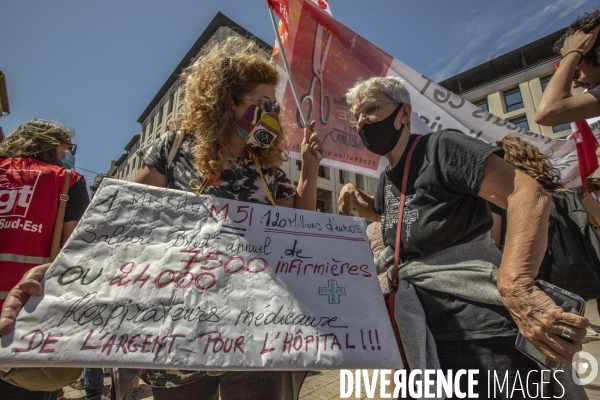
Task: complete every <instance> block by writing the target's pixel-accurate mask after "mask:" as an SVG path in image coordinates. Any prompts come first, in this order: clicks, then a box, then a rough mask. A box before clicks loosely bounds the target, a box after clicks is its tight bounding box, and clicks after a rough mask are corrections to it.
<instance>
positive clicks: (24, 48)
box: [0, 0, 598, 181]
mask: <svg viewBox="0 0 600 400" xmlns="http://www.w3.org/2000/svg"><path fill="white" fill-rule="evenodd" d="M329 2H330V6H331V9H332V11H333V15H334V17H335V18H336V19H337V20H338V21H340V22H341V23H343V24H345V25H347V26H348V27H350V28H351V29H353V30H354V31H356V32H357V33H358V34H360V35H362V36H363V37H365V38H366V39H367V40H369V41H371V42H373V43H374V44H376V45H377V46H379V47H381V48H382V49H383V50H385V51H387V52H388V53H390V54H392V55H393V56H395V57H396V58H398V59H400V60H402V61H403V62H404V63H406V64H408V65H409V66H411V67H412V68H414V69H416V70H417V71H419V72H421V73H423V74H424V75H427V76H428V77H430V78H432V79H434V80H436V81H438V80H442V79H445V78H447V77H450V76H452V75H454V74H457V73H459V72H461V71H463V70H466V69H469V68H471V67H474V66H476V65H479V64H481V63H482V62H485V61H487V60H489V59H491V58H494V57H496V56H498V55H501V54H504V53H506V52H508V51H510V50H513V49H515V48H517V47H520V46H522V45H524V44H526V43H529V42H531V41H533V40H536V39H538V38H540V37H543V36H545V35H547V34H549V33H552V32H554V31H556V30H558V29H560V28H563V27H565V26H567V25H568V24H569V23H570V22H572V21H573V20H574V19H575V18H577V16H579V15H581V14H582V13H584V12H589V11H592V10H593V9H594V8H595V7H597V6H598V4H596V3H595V2H594V1H592V0H501V1H494V2H491V1H481V0H452V1H448V0H436V1H434V0H420V1H408V0H402V1H398V0H361V1H354V0H329ZM219 11H221V12H222V13H223V14H225V15H227V16H228V17H229V18H231V19H232V20H234V21H235V22H237V23H238V24H240V25H241V26H243V27H244V28H246V29H247V30H249V31H250V32H252V33H254V34H255V35H256V36H258V37H260V38H261V39H263V40H264V41H266V42H267V43H272V42H273V40H274V35H273V29H272V27H271V23H270V19H269V16H268V13H267V10H266V7H265V1H264V0H218V1H215V0H212V1H208V0H160V1H159V0H104V1H97V0H85V1H82V0H26V1H21V0H0V70H2V71H3V72H4V73H5V74H6V76H7V85H8V92H9V100H10V106H11V114H10V115H8V116H6V117H3V118H0V126H2V127H3V129H4V132H5V134H8V133H10V132H11V131H12V130H13V129H14V128H15V127H17V126H18V125H20V124H21V123H23V122H25V121H27V120H28V119H30V118H33V117H36V118H45V119H52V120H56V121H60V122H62V123H65V124H67V125H69V126H71V127H72V128H74V129H75V131H76V132H77V135H76V137H75V139H74V142H75V143H77V144H78V145H79V148H78V151H77V167H78V168H79V170H80V172H82V173H84V175H85V176H86V179H87V180H88V181H89V180H90V179H91V178H93V176H94V174H93V173H91V172H87V171H84V170H82V169H81V168H85V169H87V170H90V171H97V172H106V171H107V169H108V168H109V166H110V161H111V160H116V159H117V158H119V157H120V155H121V154H123V147H124V146H125V145H126V144H127V142H128V141H129V140H130V139H131V137H132V136H133V135H135V134H137V133H139V131H140V125H139V124H138V123H137V122H136V121H137V119H138V117H139V116H140V115H141V113H142V112H143V110H144V109H145V107H146V106H147V105H148V103H149V102H150V101H151V100H152V98H153V97H154V95H155V94H156V93H157V91H158V90H159V89H160V87H161V86H162V84H163V83H164V82H165V81H166V80H167V78H168V76H169V74H170V73H171V72H172V71H173V69H174V68H175V67H176V66H177V65H178V64H179V62H180V61H181V59H182V58H183V56H184V55H185V54H186V53H187V51H188V50H189V49H190V47H191V46H192V45H193V44H194V42H195V41H196V40H197V39H198V37H199V36H200V34H201V33H202V32H203V31H204V29H205V28H206V26H207V25H208V23H209V22H210V21H211V20H212V19H213V17H214V16H215V15H216V13H217V12H219Z"/></svg>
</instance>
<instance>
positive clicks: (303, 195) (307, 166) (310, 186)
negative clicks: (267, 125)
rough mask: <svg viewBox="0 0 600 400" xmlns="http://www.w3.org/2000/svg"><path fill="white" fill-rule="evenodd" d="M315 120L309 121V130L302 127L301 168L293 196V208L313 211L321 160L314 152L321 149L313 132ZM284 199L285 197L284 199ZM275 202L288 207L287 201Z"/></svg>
mask: <svg viewBox="0 0 600 400" xmlns="http://www.w3.org/2000/svg"><path fill="white" fill-rule="evenodd" d="M314 127H315V121H312V122H311V123H310V130H309V129H306V128H304V139H303V140H302V169H301V170H300V179H299V180H298V187H296V192H297V194H296V196H294V204H293V207H294V208H298V209H301V210H308V211H315V209H316V208H317V180H318V179H319V164H320V163H321V160H319V159H318V158H317V156H316V155H315V153H316V152H317V151H320V150H322V149H323V146H322V144H321V140H320V139H319V134H318V133H316V132H314V131H313V129H314ZM284 200H286V199H284ZM277 204H279V205H282V206H284V207H289V205H286V204H288V202H286V201H283V202H282V203H280V202H279V201H278V202H277Z"/></svg>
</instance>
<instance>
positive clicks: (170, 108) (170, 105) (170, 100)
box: [167, 91, 175, 114]
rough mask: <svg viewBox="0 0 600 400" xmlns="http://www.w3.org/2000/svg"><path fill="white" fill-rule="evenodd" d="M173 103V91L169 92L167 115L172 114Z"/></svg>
mask: <svg viewBox="0 0 600 400" xmlns="http://www.w3.org/2000/svg"><path fill="white" fill-rule="evenodd" d="M173 103H175V91H173V92H171V96H170V97H169V111H168V112H167V114H171V113H172V112H173Z"/></svg>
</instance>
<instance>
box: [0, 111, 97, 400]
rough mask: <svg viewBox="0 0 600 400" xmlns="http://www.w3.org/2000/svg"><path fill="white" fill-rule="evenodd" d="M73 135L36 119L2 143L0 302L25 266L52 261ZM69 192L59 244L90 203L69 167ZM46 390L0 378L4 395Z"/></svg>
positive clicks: (38, 394)
mask: <svg viewBox="0 0 600 400" xmlns="http://www.w3.org/2000/svg"><path fill="white" fill-rule="evenodd" d="M73 134H74V133H73V131H72V130H71V129H69V128H67V127H65V126H63V125H60V124H58V123H56V122H51V121H45V120H39V119H32V120H30V121H27V122H25V123H24V124H22V125H20V126H18V127H17V128H16V129H15V130H14V131H12V132H11V134H10V135H9V136H8V137H7V138H6V139H5V140H4V141H3V142H2V143H0V189H1V190H2V198H1V199H0V306H2V305H3V303H4V299H5V298H6V295H7V293H8V291H9V290H11V289H12V288H13V287H14V286H15V285H16V284H17V283H18V282H19V280H20V279H21V278H22V277H23V275H24V274H25V273H26V272H27V271H30V270H31V269H33V268H34V267H35V266H37V265H38V264H42V263H44V262H50V255H51V249H52V244H53V240H54V228H55V225H56V224H57V223H58V221H57V213H58V208H59V199H60V198H61V197H62V196H61V194H62V190H63V187H64V185H65V181H66V170H67V169H69V170H70V169H73V167H74V166H75V157H74V154H75V151H76V148H77V147H76V146H75V145H74V144H73V143H72V142H71V139H72V137H73ZM68 196H69V197H68V200H67V203H66V207H65V212H64V218H63V221H62V222H63V224H62V230H61V231H58V232H59V235H58V236H57V237H56V243H57V244H58V245H59V246H61V247H62V245H63V244H64V243H65V242H66V241H67V239H68V238H69V236H70V235H71V233H72V232H73V229H75V226H76V225H77V222H79V220H80V219H81V217H82V215H83V213H84V211H85V209H86V208H87V206H88V204H89V202H90V200H89V197H88V194H87V190H86V188H85V181H84V180H83V177H82V176H81V175H79V174H78V173H77V172H75V171H71V177H70V181H69V182H68ZM59 236H60V237H59ZM59 242H60V243H59ZM49 265H50V264H46V265H44V266H43V269H44V270H45V269H46V268H47V267H48V266H49ZM13 293H14V292H13ZM8 302H9V301H7V303H8ZM15 315H16V314H11V315H10V317H11V318H12V317H14V316H15ZM3 327H5V325H3V324H2V321H0V330H2V333H6V332H5V331H4V330H3V329H2V328H3ZM48 395H49V393H48V392H43V391H28V390H25V389H22V388H20V387H17V386H13V385H11V384H10V383H7V382H5V381H4V380H2V379H0V399H23V400H34V399H35V400H37V399H40V400H41V399H47V398H48Z"/></svg>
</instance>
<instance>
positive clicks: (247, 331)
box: [0, 179, 402, 370]
mask: <svg viewBox="0 0 600 400" xmlns="http://www.w3.org/2000/svg"><path fill="white" fill-rule="evenodd" d="M0 343H1V348H0V365H2V366H3V367H25V366H48V365H57V366H86V367H111V366H112V367H134V368H167V369H169V368H176V369H209V370H215V369H217V370H218V369H224V370H243V369H279V370H304V369H331V368H348V369H359V368H381V367H401V366H402V362H401V359H400V354H399V352H398V349H397V347H396V341H395V338H394V334H393V331H392V329H391V325H390V322H389V318H388V315H387V311H386V308H385V304H384V302H383V296H382V294H381V290H380V288H379V283H378V280H377V275H376V272H375V267H374V265H373V258H372V255H371V250H370V246H369V242H368V239H367V237H366V234H365V228H364V225H363V224H362V220H361V219H359V218H353V217H345V216H339V215H331V214H321V213H316V212H309V211H300V210H295V209H291V208H284V207H271V206H266V205H259V204H251V203H243V202H239V201H233V200H225V199H219V198H215V197H212V196H200V197H197V196H195V195H194V194H191V193H186V192H181V191H176V190H168V189H160V188H154V187H150V186H144V185H138V184H134V183H130V182H122V181H116V180H110V179H105V180H104V183H103V184H102V187H101V190H100V191H99V192H98V194H97V195H96V196H95V197H94V199H93V201H92V204H91V205H90V207H89V208H88V210H87V211H86V213H85V215H84V216H83V218H82V220H81V222H80V223H79V224H78V226H77V228H76V229H75V232H74V233H73V235H72V236H71V238H70V239H69V241H68V242H67V244H66V246H65V248H64V249H63V250H62V252H61V253H60V255H59V257H58V258H57V259H56V261H55V262H54V264H53V265H52V267H51V268H50V270H49V271H48V273H47V274H46V278H45V293H44V296H43V297H41V298H32V299H30V301H29V302H28V303H27V305H26V307H25V309H24V310H23V311H22V312H21V314H20V315H19V317H18V320H17V322H16V330H15V331H13V332H12V333H11V334H9V335H4V336H3V337H2V338H1V340H0Z"/></svg>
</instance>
